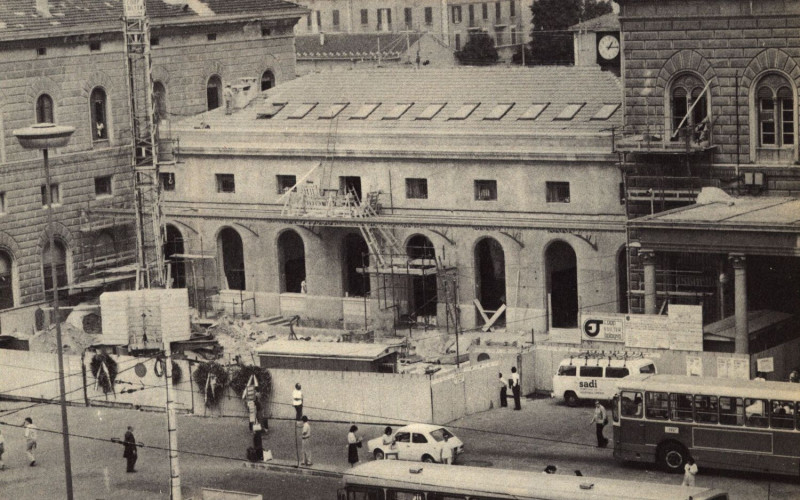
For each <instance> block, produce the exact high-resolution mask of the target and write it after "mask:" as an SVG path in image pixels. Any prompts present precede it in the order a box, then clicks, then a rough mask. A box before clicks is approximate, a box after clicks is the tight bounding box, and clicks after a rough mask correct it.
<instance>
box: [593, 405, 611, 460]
mask: <svg viewBox="0 0 800 500" xmlns="http://www.w3.org/2000/svg"><path fill="white" fill-rule="evenodd" d="M590 423H593V424H594V428H595V431H596V432H597V446H598V447H599V448H605V447H606V445H607V444H608V439H606V437H605V436H603V428H604V427H605V426H606V424H608V416H607V415H606V409H605V408H603V405H601V404H600V401H599V400H595V401H594V414H593V415H592V420H591V422H590Z"/></svg>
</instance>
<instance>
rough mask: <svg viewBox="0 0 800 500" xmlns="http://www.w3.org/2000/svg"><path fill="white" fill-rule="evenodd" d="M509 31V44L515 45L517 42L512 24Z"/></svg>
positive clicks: (515, 31) (515, 30) (515, 29)
mask: <svg viewBox="0 0 800 500" xmlns="http://www.w3.org/2000/svg"><path fill="white" fill-rule="evenodd" d="M509 31H510V32H511V45H516V44H517V28H515V27H513V26H512V27H511V29H510V30H509Z"/></svg>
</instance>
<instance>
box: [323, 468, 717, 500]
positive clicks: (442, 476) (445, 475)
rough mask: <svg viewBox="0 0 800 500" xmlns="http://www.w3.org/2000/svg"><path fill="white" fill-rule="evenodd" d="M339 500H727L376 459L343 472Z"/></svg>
mask: <svg viewBox="0 0 800 500" xmlns="http://www.w3.org/2000/svg"><path fill="white" fill-rule="evenodd" d="M342 482H343V487H342V488H341V489H340V490H339V492H338V500H501V499H502V500H511V499H514V500H526V499H539V500H573V499H575V498H581V499H585V500H600V499H602V500H633V499H637V500H686V499H687V498H692V499H694V500H700V499H704V500H727V499H728V494H727V493H726V492H724V491H721V490H714V489H709V488H699V487H687V486H677V485H668V484H660V483H652V482H644V481H623V480H620V479H600V478H595V477H585V476H580V477H578V476H567V475H559V474H544V473H536V472H530V471H516V470H505V469H491V468H484V467H468V466H463V465H442V464H421V463H420V464H409V463H408V462H402V461H398V460H375V461H372V462H367V463H365V464H363V465H359V466H358V467H354V468H352V469H349V470H348V471H347V472H345V473H344V476H343V479H342Z"/></svg>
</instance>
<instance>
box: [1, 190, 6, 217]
mask: <svg viewBox="0 0 800 500" xmlns="http://www.w3.org/2000/svg"><path fill="white" fill-rule="evenodd" d="M4 213H6V193H4V192H0V214H4Z"/></svg>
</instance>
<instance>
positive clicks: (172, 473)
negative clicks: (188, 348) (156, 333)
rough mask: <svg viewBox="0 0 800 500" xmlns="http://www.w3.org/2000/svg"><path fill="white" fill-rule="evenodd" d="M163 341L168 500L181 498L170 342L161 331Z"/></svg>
mask: <svg viewBox="0 0 800 500" xmlns="http://www.w3.org/2000/svg"><path fill="white" fill-rule="evenodd" d="M161 341H162V342H163V343H164V383H165V384H166V385H167V432H168V433H169V485H170V500H182V499H183V494H182V493H181V468H180V466H179V464H178V425H177V424H178V422H177V419H176V418H175V402H174V401H173V395H172V391H173V389H172V351H171V349H170V342H169V339H168V338H165V336H164V332H161Z"/></svg>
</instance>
